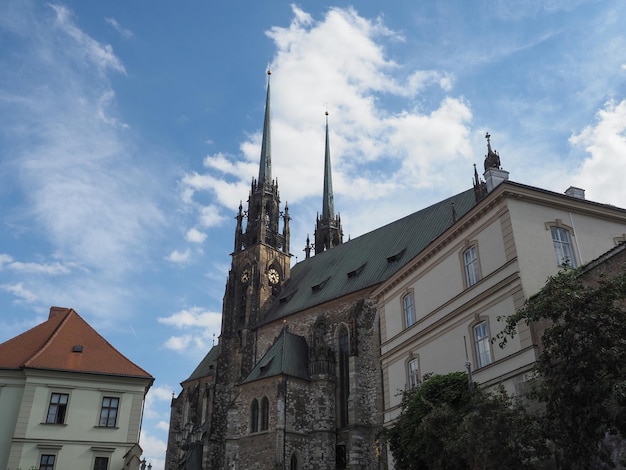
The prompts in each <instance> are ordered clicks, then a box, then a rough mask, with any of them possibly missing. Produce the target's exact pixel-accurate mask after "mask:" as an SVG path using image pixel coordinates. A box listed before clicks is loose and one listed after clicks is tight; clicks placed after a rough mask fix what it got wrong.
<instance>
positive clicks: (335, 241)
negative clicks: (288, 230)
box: [307, 111, 343, 254]
mask: <svg viewBox="0 0 626 470" xmlns="http://www.w3.org/2000/svg"><path fill="white" fill-rule="evenodd" d="M314 236H315V254H318V253H321V252H323V251H325V250H329V249H331V248H332V247H334V246H337V245H339V244H341V243H343V231H342V229H341V218H340V217H339V216H337V217H335V203H334V198H333V178H332V172H331V168H330V139H329V137H328V111H326V148H325V152H324V193H323V196H322V216H321V218H320V217H319V216H318V218H317V221H316V227H315V235H314ZM307 246H308V242H307Z"/></svg>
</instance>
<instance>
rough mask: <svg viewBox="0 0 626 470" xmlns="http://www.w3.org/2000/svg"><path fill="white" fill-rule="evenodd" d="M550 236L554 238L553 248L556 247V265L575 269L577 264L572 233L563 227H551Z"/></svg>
mask: <svg viewBox="0 0 626 470" xmlns="http://www.w3.org/2000/svg"><path fill="white" fill-rule="evenodd" d="M550 236H551V237H552V246H553V247H554V254H555V256H556V264H557V265H558V266H567V267H569V268H575V267H576V266H577V264H576V255H575V254H574V244H573V243H572V241H573V240H572V238H573V237H572V233H571V231H570V230H568V229H567V228H565V227H562V226H558V225H551V226H550Z"/></svg>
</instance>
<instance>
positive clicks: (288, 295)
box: [278, 289, 298, 304]
mask: <svg viewBox="0 0 626 470" xmlns="http://www.w3.org/2000/svg"><path fill="white" fill-rule="evenodd" d="M297 291H298V289H296V290H294V291H293V292H290V293H289V294H287V295H285V296H283V297H281V298H280V299H278V301H279V302H280V303H281V304H284V303H287V302H289V301H290V300H291V298H292V297H293V296H294V295H296V292H297Z"/></svg>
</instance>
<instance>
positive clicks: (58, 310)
mask: <svg viewBox="0 0 626 470" xmlns="http://www.w3.org/2000/svg"><path fill="white" fill-rule="evenodd" d="M68 310H69V308H67V307H50V315H48V320H50V319H52V318H54V317H56V316H57V315H62V314H64V313H67V311H68Z"/></svg>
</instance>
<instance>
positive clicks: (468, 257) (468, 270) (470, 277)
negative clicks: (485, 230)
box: [463, 246, 480, 287]
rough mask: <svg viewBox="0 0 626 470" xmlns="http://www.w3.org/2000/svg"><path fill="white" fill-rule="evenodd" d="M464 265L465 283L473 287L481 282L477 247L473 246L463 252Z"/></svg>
mask: <svg viewBox="0 0 626 470" xmlns="http://www.w3.org/2000/svg"><path fill="white" fill-rule="evenodd" d="M463 265H464V267H465V283H466V285H467V287H471V286H473V285H474V284H476V283H477V282H478V281H479V280H480V274H479V272H478V256H477V255H476V247H475V246H472V247H470V248H468V249H467V250H465V251H464V252H463Z"/></svg>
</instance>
